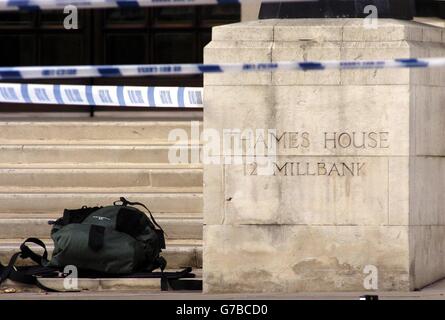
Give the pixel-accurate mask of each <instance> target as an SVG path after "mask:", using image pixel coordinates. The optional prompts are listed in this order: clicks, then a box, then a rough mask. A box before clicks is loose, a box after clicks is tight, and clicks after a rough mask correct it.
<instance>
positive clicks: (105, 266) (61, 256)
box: [44, 198, 166, 274]
mask: <svg viewBox="0 0 445 320" xmlns="http://www.w3.org/2000/svg"><path fill="white" fill-rule="evenodd" d="M118 202H120V203H119V204H118ZM136 205H139V206H142V207H144V208H145V209H146V210H147V212H148V214H149V215H148V216H147V215H146V214H145V213H143V212H142V211H140V210H139V209H137V208H135V207H134V206H136ZM51 238H52V240H53V241H54V251H53V254H52V258H51V260H49V261H48V262H47V263H44V265H46V266H48V267H58V268H60V267H65V266H67V265H74V266H76V267H77V268H78V269H82V270H91V271H97V272H103V273H111V274H129V273H134V272H137V271H142V270H143V271H152V270H154V269H157V268H161V270H164V268H165V267H166V261H165V260H164V259H163V258H162V257H161V256H160V253H161V251H162V249H165V240H164V231H163V230H162V228H161V227H160V226H159V225H158V224H157V223H156V220H155V219H154V217H153V215H152V214H151V212H150V210H148V208H147V207H146V206H144V205H143V204H141V203H139V202H129V201H128V200H126V199H125V198H121V199H120V201H117V202H115V203H114V205H112V206H107V207H95V208H88V207H83V208H81V209H77V210H65V211H64V213H63V217H62V218H60V219H58V220H57V221H54V222H53V228H52V230H51Z"/></svg>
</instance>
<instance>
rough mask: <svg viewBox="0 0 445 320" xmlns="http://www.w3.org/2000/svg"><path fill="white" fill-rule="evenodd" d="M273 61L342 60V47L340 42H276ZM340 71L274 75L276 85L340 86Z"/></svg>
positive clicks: (282, 72)
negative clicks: (321, 73)
mask: <svg viewBox="0 0 445 320" xmlns="http://www.w3.org/2000/svg"><path fill="white" fill-rule="evenodd" d="M272 57H273V61H320V60H340V59H341V46H340V43H339V42H322V43H320V42H316V41H312V40H308V41H300V42H277V41H276V42H275V43H274V46H273V52H272ZM340 81H341V79H340V70H326V71H323V77H320V71H296V72H288V71H277V72H274V73H272V83H273V84H274V85H304V84H305V85H306V84H307V85H311V84H320V85H321V84H323V85H339V84H340Z"/></svg>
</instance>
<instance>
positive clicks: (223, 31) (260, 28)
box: [212, 19, 280, 41]
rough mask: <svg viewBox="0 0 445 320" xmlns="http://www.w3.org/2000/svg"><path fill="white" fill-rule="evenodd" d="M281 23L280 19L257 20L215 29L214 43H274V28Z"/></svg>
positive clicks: (213, 32) (213, 34)
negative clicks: (227, 41)
mask: <svg viewBox="0 0 445 320" xmlns="http://www.w3.org/2000/svg"><path fill="white" fill-rule="evenodd" d="M279 21H280V20H279V19H268V20H256V21H248V22H242V23H233V24H228V25H224V26H218V27H214V28H213V29H212V41H221V40H229V41H235V40H244V41H272V40H273V39H274V26H275V25H276V24H277V23H278V22H279Z"/></svg>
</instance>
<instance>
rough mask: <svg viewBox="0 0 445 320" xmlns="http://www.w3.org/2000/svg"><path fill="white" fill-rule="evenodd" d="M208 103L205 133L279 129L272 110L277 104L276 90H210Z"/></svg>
mask: <svg viewBox="0 0 445 320" xmlns="http://www.w3.org/2000/svg"><path fill="white" fill-rule="evenodd" d="M204 99H205V100H204V101H205V106H206V107H205V108H204V114H205V117H206V122H205V129H216V130H218V131H220V132H222V130H223V129H232V128H237V129H244V128H273V127H274V125H275V121H274V110H273V109H272V108H270V106H271V105H273V104H274V103H275V98H274V87H272V86H206V89H205V98H204ZM227 101H231V103H229V104H228V103H227ZM234 114H236V115H237V116H236V117H233V115H234Z"/></svg>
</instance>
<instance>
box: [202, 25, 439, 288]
mask: <svg viewBox="0 0 445 320" xmlns="http://www.w3.org/2000/svg"><path fill="white" fill-rule="evenodd" d="M379 23H380V25H379V28H378V29H377V30H372V29H364V28H363V20H360V19H320V20H319V19H296V20H262V21H252V22H247V23H239V24H233V25H227V26H222V27H216V28H214V31H213V41H212V42H211V43H210V44H209V45H208V46H207V47H206V49H205V62H206V63H223V62H274V61H283V60H338V59H341V60H346V59H350V60H363V59H392V58H408V57H434V56H445V45H444V39H445V36H444V31H443V29H441V28H435V27H431V26H427V25H424V24H419V23H415V22H407V21H397V20H386V19H380V21H379ZM444 76H445V73H444V69H434V70H433V69H431V70H408V69H397V70H394V69H392V70H354V71H338V70H330V71H322V72H319V71H308V72H276V73H270V72H264V73H240V74H231V73H228V74H213V75H212V74H208V75H206V76H205V111H204V127H205V128H207V129H217V130H220V131H221V132H222V130H223V129H229V128H238V129H241V130H243V129H277V130H278V132H280V133H284V134H286V133H287V134H288V135H290V136H292V135H293V137H294V138H295V139H298V137H297V136H298V135H300V139H301V134H303V133H307V135H308V136H309V139H308V140H310V143H309V144H308V145H305V146H303V145H302V143H301V140H300V143H296V142H295V141H297V140H294V145H293V146H292V147H289V145H288V146H287V147H286V146H284V145H282V144H281V142H280V143H278V152H277V154H276V158H275V159H274V164H275V165H276V167H275V170H274V174H273V175H272V176H262V175H255V174H254V171H255V170H254V169H255V168H254V167H252V166H247V167H246V166H243V165H222V164H221V165H205V167H204V185H205V188H204V219H205V224H206V225H205V228H204V243H205V244H204V287H205V290H206V291H207V292H263V291H264V292H270V291H279V292H295V291H332V290H346V291H348V290H363V289H364V288H363V280H364V278H365V276H366V275H365V274H363V269H364V267H365V266H366V265H375V266H376V267H377V268H378V271H379V281H378V284H379V289H380V290H412V289H415V288H420V287H423V286H425V285H427V284H429V283H431V282H433V281H435V280H438V279H439V278H441V277H444V276H445V252H444V246H445V234H444V232H445V224H443V222H442V220H443V219H445V212H444V211H445V210H444V209H445V204H444V200H443V199H444V197H443V196H442V193H443V188H442V186H443V184H444V183H443V182H442V181H444V179H443V177H444V175H445V162H444V159H445V158H443V157H442V156H443V155H445V150H444V148H445V143H444V141H445V140H444V138H445V136H444V135H445V130H444V129H443V128H444V126H443V121H444V119H445V108H444V103H445V96H444V95H445V90H444V88H443V86H444V85H445V77H444ZM354 132H355V134H356V137H363V136H362V134H363V133H364V136H365V138H366V139H365V145H364V146H363V147H362V142H363V140H361V139H357V140H356V141H355V142H356V146H354V144H353V143H351V146H349V147H341V145H342V144H343V145H344V146H347V145H348V137H350V136H352V135H353V133H354ZM343 133H344V134H343ZM334 134H335V135H336V136H337V137H339V136H340V135H342V134H343V135H342V139H341V140H340V141H337V142H336V144H335V146H334V143H333V142H332V141H331V140H329V139H328V140H326V137H328V138H329V137H333V135H334ZM345 139H346V140H345ZM297 145H298V146H297ZM334 164H335V168H336V169H335V170H334V169H333V167H334ZM345 164H346V165H347V166H348V167H350V168H351V167H354V170H352V172H349V171H346V173H345V171H344V170H345V168H344V167H343V168H342V169H343V172H340V173H338V171H340V170H338V168H339V167H341V166H344V165H345ZM279 168H281V169H279ZM323 173H325V174H323ZM341 173H343V174H341Z"/></svg>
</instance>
